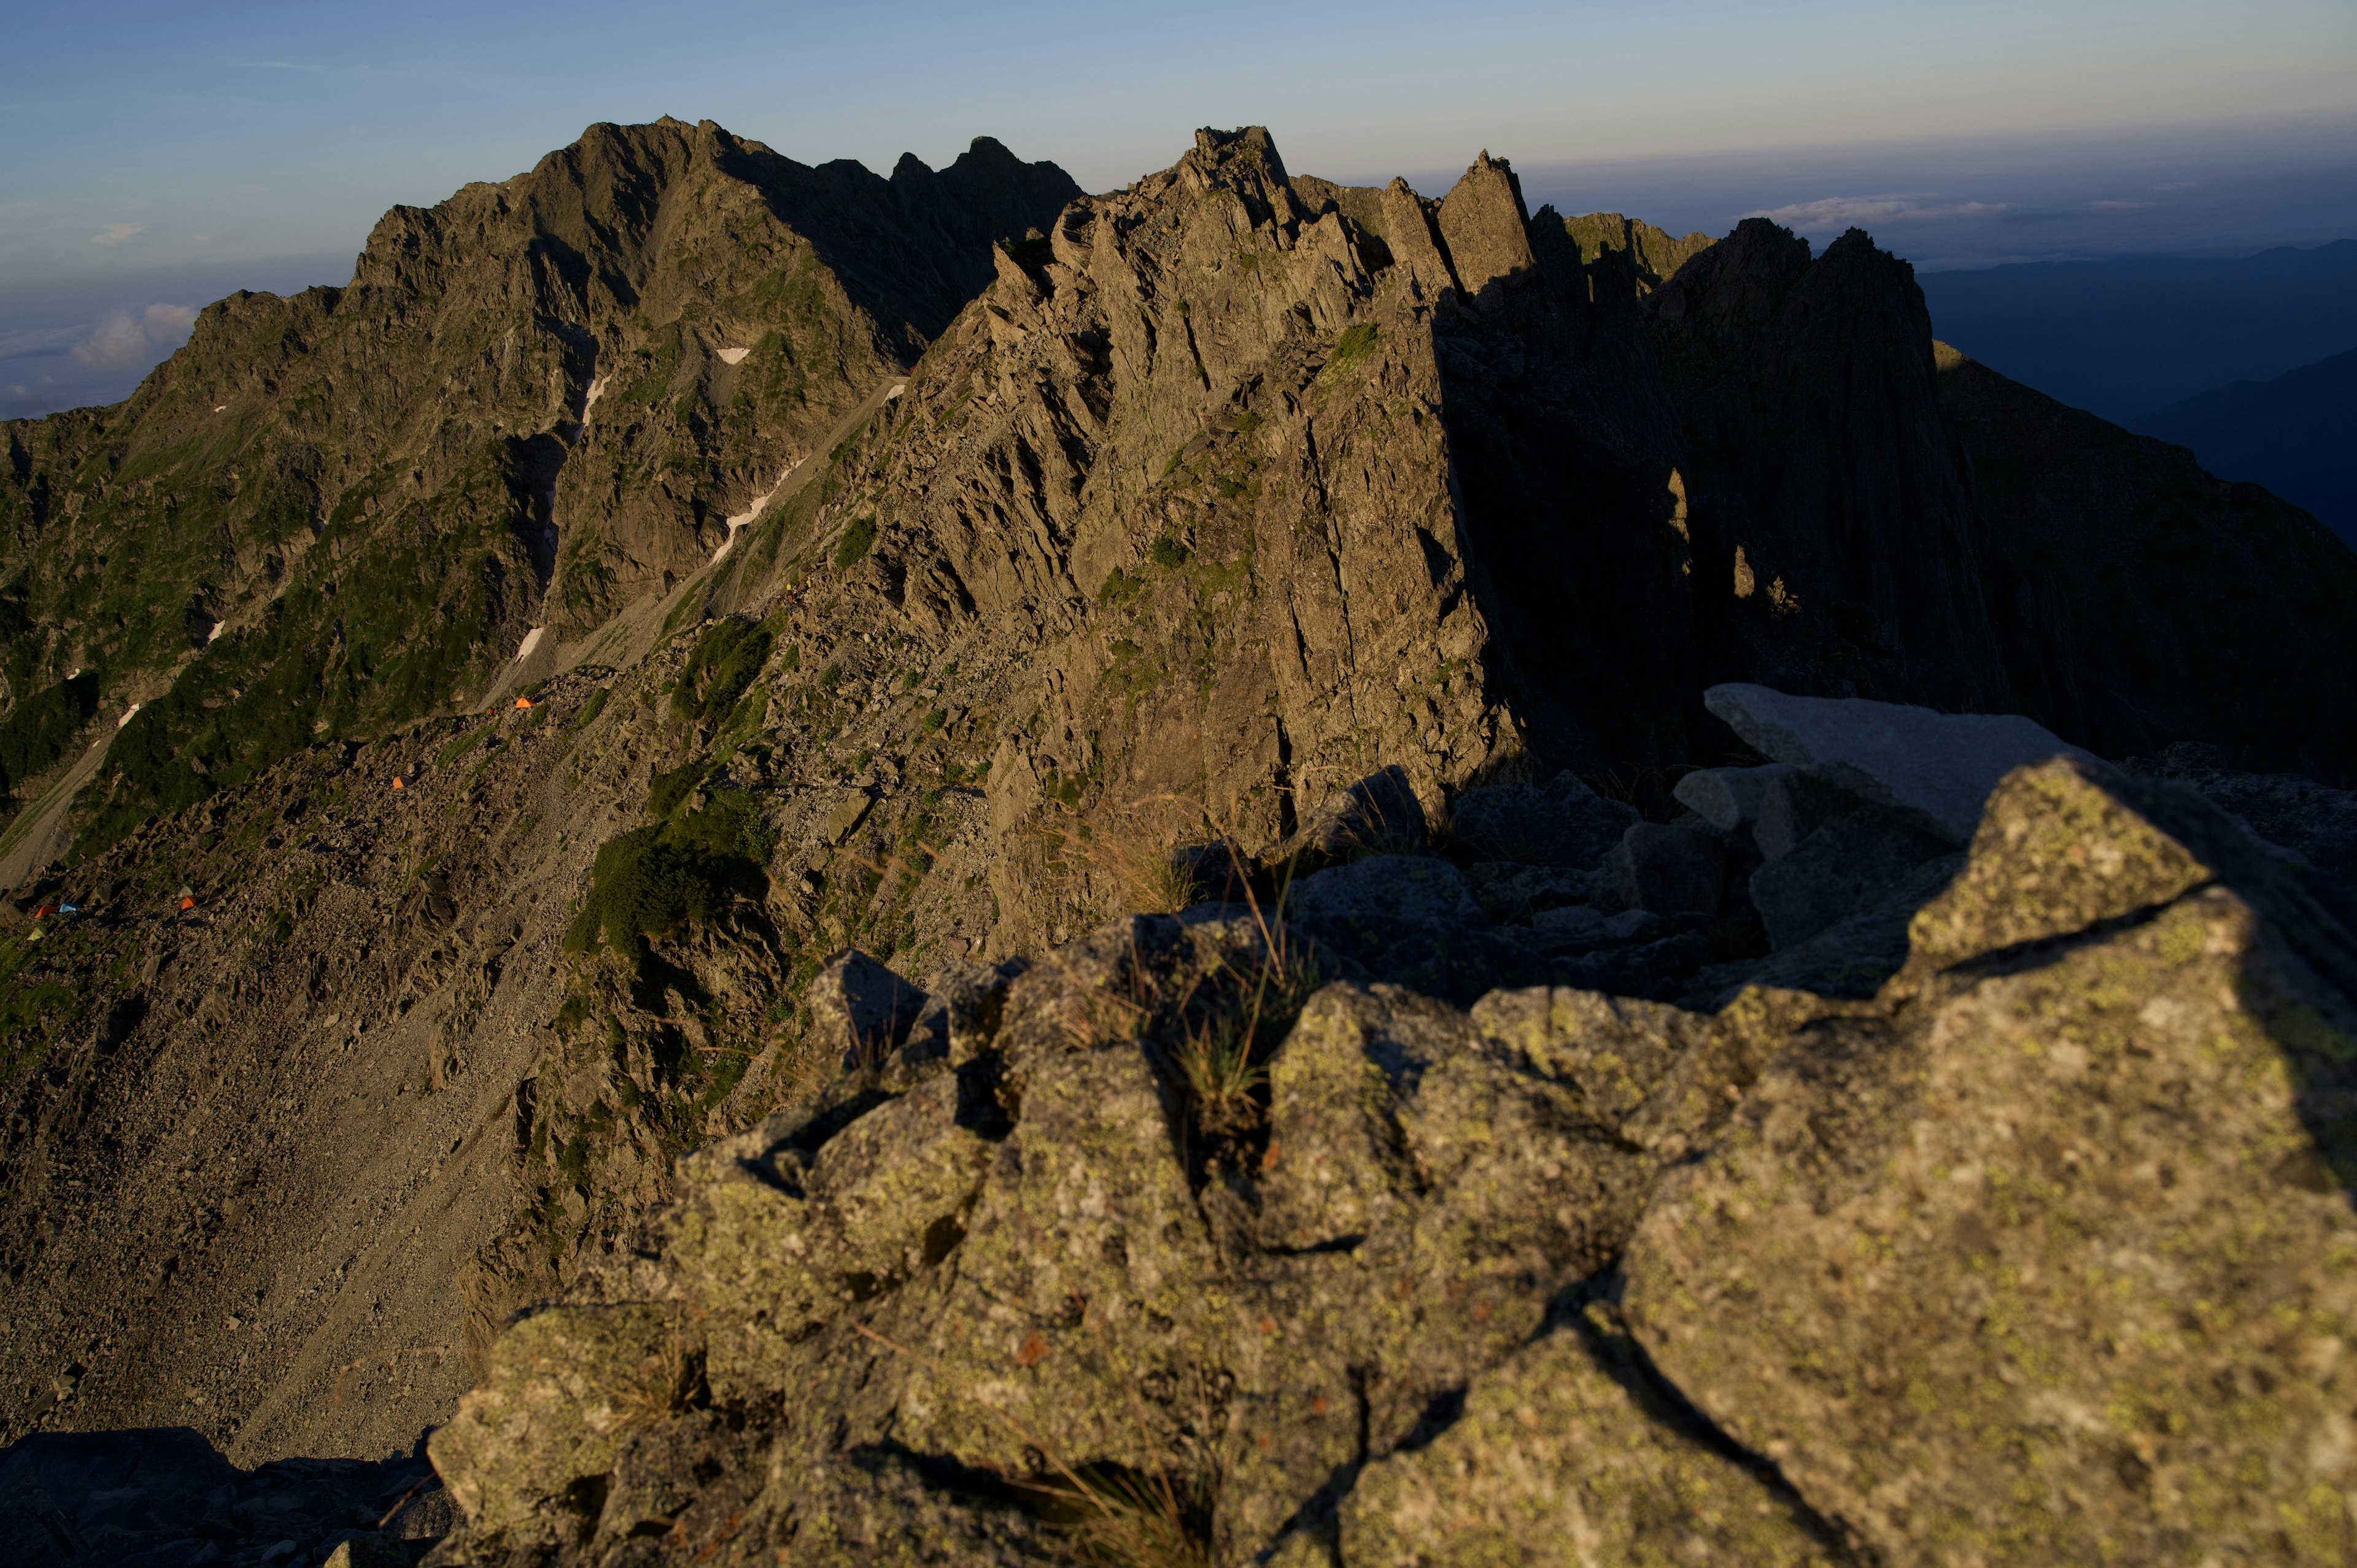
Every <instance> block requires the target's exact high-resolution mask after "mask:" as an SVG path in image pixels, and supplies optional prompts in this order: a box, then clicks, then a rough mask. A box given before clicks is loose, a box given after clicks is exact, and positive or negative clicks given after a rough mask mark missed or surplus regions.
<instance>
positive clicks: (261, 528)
mask: <svg viewBox="0 0 2357 1568" xmlns="http://www.w3.org/2000/svg"><path fill="white" fill-rule="evenodd" d="M1077 194H1078V191H1077V190H1076V189H1075V188H1073V186H1072V185H1071V181H1070V180H1069V179H1067V178H1065V177H1064V176H1063V175H1062V173H1061V171H1060V170H1057V169H1055V168H1054V167H1053V166H1047V165H1025V164H1021V163H1018V162H1017V161H1016V160H1015V159H1014V157H1013V156H1011V155H1009V154H1008V153H1007V152H1006V149H1005V148H1003V147H1001V146H999V145H997V144H996V143H995V142H989V141H982V142H977V143H976V144H975V145H974V149H973V151H971V152H969V153H967V154H966V155H964V156H962V157H961V158H959V159H958V161H957V162H956V163H955V164H953V165H952V166H950V167H949V168H948V169H946V170H943V171H942V172H941V173H939V174H935V173H933V172H932V171H931V170H928V169H927V168H925V167H924V166H923V165H921V164H920V163H918V162H916V161H915V160H914V159H906V160H904V161H903V162H902V164H901V166H900V167H899V169H898V170H897V171H896V172H895V174H894V177H893V178H892V179H891V180H889V181H886V180H881V179H878V178H877V177H875V176H873V175H871V174H869V173H867V171H866V170H865V169H863V168H860V167H859V166H856V165H854V164H847V163H839V164H830V165H827V166H823V167H821V168H810V167H806V166H802V165H800V164H796V163H794V162H793V161H792V160H791V159H789V158H784V157H780V156H778V155H777V154H775V153H772V152H770V150H769V149H767V148H765V147H762V146H760V145H759V144H756V143H748V142H743V141H740V140H738V139H737V138H736V137H733V136H730V135H729V134H727V133H726V132H725V131H722V130H721V129H720V128H719V127H717V126H715V125H712V124H708V123H707V124H702V125H694V126H690V125H685V124H680V123H678V122H675V121H664V122H662V123H659V124H653V125H645V126H632V127H620V126H612V125H598V126H593V127H591V129H590V130H589V131H588V133H587V134H585V135H584V136H583V138H582V140H581V141H579V142H578V143H576V144H575V145H573V146H571V147H568V148H566V149H565V150H564V151H562V152H559V153H554V154H552V155H550V156H548V157H547V158H545V159H544V160H542V162H541V163H540V165H539V166H537V167H535V168H534V169H533V171H532V172H531V173H529V174H525V175H521V176H518V177H515V178H514V179H511V180H508V181H505V182H503V183H501V184H500V185H496V186H493V185H478V186H470V187H468V188H466V189H465V190H463V191H461V192H459V193H458V194H457V196H455V197H453V198H451V199H450V200H448V201H447V202H444V203H443V204H441V205H440V206H439V207H436V208H434V209H431V210H419V209H411V208H396V209H393V211H392V212H389V213H387V214H386V215H385V217H384V219H383V220H382V221H381V222H380V223H379V224H378V225H377V228H376V231H375V232H374V233H372V234H371V236H370V239H369V243H368V247H367V249H365V250H364V251H363V252H361V256H360V259H359V262H358V263H357V265H356V267H355V269H354V272H353V276H352V281H351V283H350V285H347V286H346V287H343V288H341V289H332V288H321V289H313V290H310V291H308V292H307V293H305V294H303V295H297V296H296V297H294V298H289V299H280V298H278V297H276V296H274V295H233V296H231V298H229V299H226V300H223V301H221V303H219V304H218V305H215V306H210V307H208V308H207V309H206V311H205V312H204V313H203V315H202V316H201V317H199V321H198V324H197V328H196V332H195V334H194V336H193V337H192V338H191V339H190V341H189V343H188V346H187V347H186V348H185V349H182V350H181V351H180V352H178V353H177V354H175V355H174V356H173V357H172V358H171V360H168V361H167V362H166V363H165V364H164V365H163V366H162V367H160V368H159V369H158V370H157V371H156V372H155V373H154V374H153V375H151V376H150V377H149V378H148V380H147V381H146V382H145V383H144V384H143V385H142V387H141V388H140V390H139V392H138V393H137V394H136V395H135V396H134V397H133V398H132V399H131V400H130V401H129V402H127V403H124V404H122V405H120V406H118V407H116V408H113V409H105V410H82V411H77V412H76V413H70V414H61V415H59V416H57V417H55V418H51V419H46V420H39V421H29V422H15V423H12V424H9V425H8V427H7V446H8V453H9V467H8V469H7V470H6V473H5V478H0V523H5V536H6V538H7V541H8V543H7V549H6V558H7V575H6V578H5V584H0V602H5V604H6V605H7V607H8V609H7V612H6V613H7V614H8V615H9V616H10V618H12V620H13V622H14V635H13V636H12V638H11V646H10V650H9V654H8V659H9V663H8V666H7V670H6V681H7V689H6V696H5V703H6V704H7V710H8V711H7V712H6V713H5V714H0V732H5V740H0V765H5V767H6V768H7V769H8V772H9V778H8V780H7V784H8V787H9V788H10V789H12V790H14V791H15V792H16V795H17V796H18V797H19V798H20V799H21V798H24V797H26V796H27V794H28V793H29V792H30V791H31V790H32V789H33V788H34V787H35V786H36V785H37V784H38V781H39V780H40V779H42V777H43V775H44V772H45V770H46V769H47V768H49V767H50V766H51V765H52V764H54V763H55V762H56V761H57V760H58V759H59V757H63V756H65V755H66V754H67V753H68V752H69V751H70V749H72V748H73V746H74V744H75V742H76V741H77V740H81V739H86V738H88V737H89V736H90V735H91V734H93V733H97V734H102V733H104V730H105V728H107V727H111V726H112V725H113V721H114V720H115V718H116V717H117V716H119V715H122V714H124V713H125V712H126V711H127V710H129V709H131V708H133V707H134V706H136V707H137V708H138V712H137V714H136V715H135V716H133V717H131V718H130V719H129V722H128V723H126V724H124V725H123V726H122V733H121V734H120V736H116V737H115V738H114V741H113V746H112V748H111V751H110V754H109V757H108V758H107V762H106V766H105V771H104V774H103V776H102V780H101V785H100V788H99V789H97V790H95V791H93V792H92V795H91V798H90V799H88V800H85V801H84V803H83V805H82V807H81V815H82V817H83V822H82V823H81V838H82V841H83V842H84V843H89V844H100V843H106V842H109V841H111V840H112V839H113V838H114V837H115V836H118V835H119V834H120V833H121V832H123V831H124V829H125V828H126V827H128V826H129V825H130V824H132V823H135V822H138V821H140V820H141V819H142V818H143V817H145V816H146V815H148V814H149V813H151V812H153V811H159V810H160V811H173V810H177V809H178V808H179V807H181V806H184V805H187V804H189V803H190V802H191V801H193V800H200V799H202V798H203V797H205V796H206V795H207V794H209V793H210V791H211V789H214V788H216V787H217V786H218V784H219V783H221V782H225V781H228V780H231V779H243V778H246V777H250V776H251V775H252V774H253V773H254V772H256V771H258V770H259V769H261V768H265V767H267V766H268V765H269V764H270V763H272V762H274V761H275V760H277V759H278V758H279V757H284V756H285V755H287V754H288V753H289V752H291V751H293V750H296V749H298V748H299V747H301V746H305V745H307V744H310V743H311V742H312V741H313V740H314V739H315V738H317V737H318V736H346V735H354V734H358V735H366V734H369V733H371V729H372V727H373V726H376V725H382V724H383V723H385V722H387V721H392V722H399V721H402V720H406V719H410V718H414V717H416V716H419V715H420V714H425V713H428V712H432V711H436V710H437V709H442V708H445V707H447V706H448V705H449V704H451V703H453V702H463V701H464V700H465V699H466V698H467V697H468V696H469V695H472V694H474V693H477V692H479V690H480V688H481V686H482V683H483V682H484V680H485V678H487V677H488V676H490V674H491V673H492V671H494V670H495V669H496V668H497V667H499V666H500V664H501V663H502V662H504V661H505V660H507V659H508V658H509V656H510V655H511V654H512V653H513V652H514V651H515V650H516V649H517V647H518V645H519V644H520V643H521V642H522V640H523V639H525V637H526V636H527V635H528V633H529V632H530V631H531V629H532V628H535V627H547V628H552V629H554V630H558V631H562V630H564V629H567V628H576V629H577V628H585V627H588V626H594V625H597V624H600V623H602V622H603V621H605V620H606V619H607V618H609V617H610V616H611V615H612V614H613V613H614V612H615V611H616V610H617V609H618V608H619V607H622V606H623V605H625V604H627V603H629V602H630V600H632V599H633V598H636V597H638V596H641V595H643V594H644V593H645V592H647V591H648V589H649V588H650V587H651V586H652V587H654V588H656V589H661V588H663V587H667V586H669V585H671V584H672V583H673V582H674V581H676V580H677V579H678V578H680V577H682V576H684V575H687V573H688V572H690V571H692V570H693V569H694V567H695V566H697V565H699V564H702V563H703V562H704V561H705V560H706V559H708V558H709V557H710V556H711V554H712V553H713V552H714V550H715V549H716V548H717V546H718V545H719V543H720V542H722V541H723V540H725V539H726V537H727V535H728V528H727V521H726V520H727V519H728V518H729V516H730V515H732V514H736V513H740V512H742V511H744V510H746V508H747V505H748V502H749V501H750V500H751V499H753V498H755V497H758V496H761V495H764V494H767V493H769V492H770V491H771V490H772V489H774V488H775V487H776V484H777V480H778V476H779V475H780V473H781V472H782V471H784V470H785V469H787V468H788V467H791V465H792V464H794V463H796V462H798V461H800V460H801V459H802V458H803V457H805V456H809V455H810V453H811V451H812V448H813V444H814V443H815V442H816V441H817V440H818V439H819V438H820V437H821V436H822V435H823V434H824V433H825V432H826V431H827V430H828V429H829V428H830V427H831V426H832V425H833V424H834V423H835V421H836V420H837V418H838V417H839V416H840V415H841V414H843V413H845V411H847V410H849V409H850V408H852V407H853V406H854V405H856V404H857V403H860V402H861V401H862V399H864V398H865V397H866V396H867V395H868V393H869V392H870V391H871V390H873V389H874V388H875V386H876V385H877V382H878V381H881V380H882V379H884V378H886V377H888V375H890V374H892V373H893V372H895V371H898V370H899V368H900V366H901V365H902V364H903V363H905V362H906V361H907V360H910V359H913V358H914V356H915V355H916V354H917V352H918V351H919V350H920V349H921V348H922V347H923V345H924V343H925V342H926V341H927V340H928V339H929V338H931V336H933V335H934V334H937V333H938V332H940V331H941V330H942V328H943V327H944V326H946V325H947V323H948V322H949V320H950V318H951V317H953V316H954V315H955V314H956V312H957V311H958V309H959V308H960V307H961V306H963V304H964V303H965V301H966V300H967V299H968V298H970V297H971V296H972V295H973V293H974V290H975V289H976V288H978V287H979V286H980V285H981V284H982V282H983V281H985V279H986V277H987V275H988V255H989V249H988V247H989V244H990V242H991V241H992V240H993V239H995V238H996V237H997V236H998V235H1000V234H1001V233H1004V232H1019V231H1021V230H1022V229H1023V227H1025V226H1026V225H1027V224H1032V223H1039V222H1042V221H1045V220H1048V219H1049V218H1050V217H1051V216H1052V215H1053V214H1054V213H1055V211H1056V210H1057V209H1059V208H1060V207H1061V206H1062V205H1063V204H1064V202H1065V201H1066V200H1067V199H1069V198H1071V196H1074V195H1077ZM60 682H63V683H64V684H63V685H62V686H61V685H60V684H59V683H60ZM101 709H103V710H104V713H103V715H100V714H99V710H101ZM85 715H88V716H90V717H91V718H92V719H93V720H94V721H95V723H94V725H93V726H92V727H91V728H85V726H84V725H82V724H81V720H82V719H83V718H84V716H85Z"/></svg>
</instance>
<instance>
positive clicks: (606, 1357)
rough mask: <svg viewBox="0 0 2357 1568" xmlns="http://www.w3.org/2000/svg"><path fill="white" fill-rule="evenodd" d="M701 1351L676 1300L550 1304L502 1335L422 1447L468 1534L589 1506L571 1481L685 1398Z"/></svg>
mask: <svg viewBox="0 0 2357 1568" xmlns="http://www.w3.org/2000/svg"><path fill="white" fill-rule="evenodd" d="M697 1352H698V1346H697V1345H696V1343H695V1331H694V1325H693V1324H690V1323H688V1322H687V1321H686V1320H685V1316H684V1313H683V1309H682V1308H679V1307H675V1306H674V1307H669V1308H666V1307H663V1306H660V1305H652V1304H639V1305H623V1306H553V1307H547V1308H544V1309H543V1310H542V1311H539V1312H535V1313H533V1314H530V1315H529V1316H526V1317H524V1318H523V1319H522V1321H520V1322H518V1323H517V1324H516V1325H515V1326H513V1327H511V1328H510V1329H509V1330H508V1331H507V1333H506V1334H505V1335H503V1336H501V1337H500V1341H499V1343H498V1345H497V1346H496V1347H495V1348H493V1351H492V1356H491V1370H490V1377H489V1378H488V1379H486V1380H484V1382H483V1383H482V1385H481V1386H480V1387H479V1388H477V1389H475V1390H474V1391H472V1392H470V1393H468V1395H467V1396H466V1398H464V1399H462V1400H460V1401H459V1402H458V1411H457V1414H456V1415H454V1416H452V1417H451V1418H450V1423H449V1424H448V1425H447V1426H444V1427H441V1428H439V1429H438V1430H436V1432H435V1434H434V1435H433V1437H432V1439H431V1440H430V1441H429V1443H428V1444H427V1447H428V1450H429V1452H430V1453H431V1454H432V1455H433V1458H434V1468H435V1470H436V1472H437V1473H438V1474H439V1475H440V1476H441V1477H442V1480H443V1484H444V1485H445V1486H447V1487H449V1488H450V1495H451V1497H452V1498H453V1499H454V1500H455V1501H457V1505H458V1506H459V1508H460V1509H464V1510H465V1512H466V1515H467V1523H468V1527H469V1528H470V1529H472V1530H480V1531H486V1532H497V1531H501V1530H533V1528H534V1527H535V1524H536V1522H537V1521H540V1520H544V1519H545V1518H546V1517H547V1512H548V1510H554V1512H556V1513H558V1514H562V1513H565V1512H567V1511H571V1512H575V1513H576V1514H580V1513H586V1515H587V1517H585V1518H583V1519H582V1520H581V1521H580V1522H581V1523H582V1524H584V1525H587V1524H591V1523H594V1522H595V1520H596V1514H597V1506H596V1498H595V1494H594V1492H590V1493H584V1492H581V1491H578V1490H577V1489H576V1488H577V1487H579V1486H580V1485H581V1484H582V1483H584V1482H589V1481H594V1480H596V1479H597V1478H598V1477H603V1476H604V1475H605V1474H606V1473H607V1472H608V1470H610V1469H612V1468H613V1466H614V1461H615V1460H616V1459H617V1458H618V1457H619V1455H620V1454H621V1452H622V1450H623V1448H624V1447H625V1446H626V1445H627V1444H629V1443H630V1439H631V1437H632V1436H633V1435H634V1434H637V1433H638V1432H640V1431H642V1430H644V1429H645V1428H647V1427H650V1426H652V1425H654V1424H655V1423H658V1422H661V1421H663V1420H666V1419H668V1418H669V1417H670V1416H671V1415H672V1414H673V1412H674V1411H676V1410H678V1409H680V1408H683V1406H684V1404H685V1402H686V1399H687V1395H688V1391H689V1389H690V1388H691V1386H692V1385H693V1382H694V1359H695V1358H696V1355H697Z"/></svg>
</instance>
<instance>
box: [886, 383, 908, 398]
mask: <svg viewBox="0 0 2357 1568" xmlns="http://www.w3.org/2000/svg"><path fill="white" fill-rule="evenodd" d="M908 390H909V383H908V382H906V381H902V382H900V383H899V385H897V386H895V387H894V388H893V389H892V390H891V391H890V392H886V393H885V394H884V401H885V402H886V403H890V402H891V401H892V400H893V399H894V398H896V397H899V395H900V394H901V393H902V392H907V391H908Z"/></svg>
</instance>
